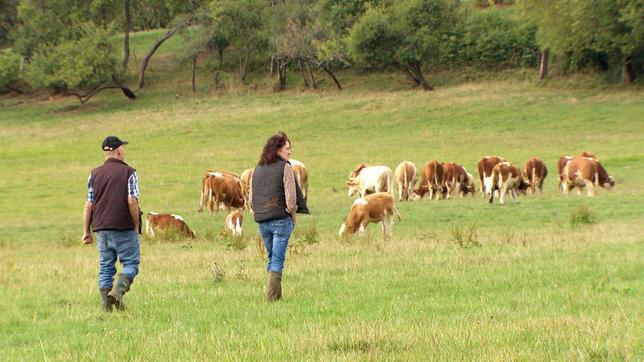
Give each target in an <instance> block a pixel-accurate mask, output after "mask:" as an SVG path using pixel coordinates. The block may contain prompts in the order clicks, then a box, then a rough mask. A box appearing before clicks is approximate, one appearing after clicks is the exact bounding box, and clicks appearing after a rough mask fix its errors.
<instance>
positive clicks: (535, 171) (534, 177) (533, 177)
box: [530, 167, 537, 194]
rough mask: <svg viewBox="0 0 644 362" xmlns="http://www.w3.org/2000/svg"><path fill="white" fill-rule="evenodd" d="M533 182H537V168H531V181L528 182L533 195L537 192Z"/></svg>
mask: <svg viewBox="0 0 644 362" xmlns="http://www.w3.org/2000/svg"><path fill="white" fill-rule="evenodd" d="M535 182H537V168H536V167H533V168H532V180H531V181H530V188H531V189H532V193H533V194H534V193H535V191H537V185H535Z"/></svg>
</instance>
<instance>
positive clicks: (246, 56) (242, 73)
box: [239, 50, 250, 82]
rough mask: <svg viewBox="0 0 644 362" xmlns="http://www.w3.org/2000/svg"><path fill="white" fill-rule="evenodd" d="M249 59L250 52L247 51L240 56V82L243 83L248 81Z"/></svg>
mask: <svg viewBox="0 0 644 362" xmlns="http://www.w3.org/2000/svg"><path fill="white" fill-rule="evenodd" d="M249 58H250V50H245V53H244V54H243V55H241V54H240V55H239V80H240V81H242V82H243V81H244V80H245V79H246V66H247V65H248V59H249Z"/></svg>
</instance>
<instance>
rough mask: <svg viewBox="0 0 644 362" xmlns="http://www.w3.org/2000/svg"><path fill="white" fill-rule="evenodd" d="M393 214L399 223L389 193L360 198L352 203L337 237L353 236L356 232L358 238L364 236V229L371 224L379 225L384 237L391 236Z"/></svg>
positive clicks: (396, 211) (392, 199)
mask: <svg viewBox="0 0 644 362" xmlns="http://www.w3.org/2000/svg"><path fill="white" fill-rule="evenodd" d="M394 213H395V214H396V215H397V216H398V220H399V221H400V220H401V218H400V214H399V213H398V210H396V207H395V206H394V198H393V196H392V195H391V194H390V193H386V192H378V193H375V194H370V195H367V196H365V197H361V198H359V199H356V200H355V201H354V202H353V205H352V206H351V210H349V216H347V221H346V223H344V224H342V226H341V227H340V231H339V232H338V235H340V236H343V235H345V234H355V233H356V231H357V232H358V234H359V235H360V236H364V230H365V227H366V226H367V224H369V223H370V222H373V223H380V226H381V227H382V232H383V234H384V236H385V237H387V236H391V234H392V227H393V224H394Z"/></svg>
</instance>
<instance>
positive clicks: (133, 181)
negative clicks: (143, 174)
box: [127, 171, 139, 200]
mask: <svg viewBox="0 0 644 362" xmlns="http://www.w3.org/2000/svg"><path fill="white" fill-rule="evenodd" d="M127 196H128V197H134V198H136V199H137V200H138V199H139V178H138V176H137V175H136V171H134V172H132V174H131V175H130V178H128V179H127Z"/></svg>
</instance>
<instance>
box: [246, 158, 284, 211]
mask: <svg viewBox="0 0 644 362" xmlns="http://www.w3.org/2000/svg"><path fill="white" fill-rule="evenodd" d="M284 165H286V161H284V160H283V159H281V158H280V159H278V160H277V162H274V163H271V164H270V165H262V166H257V167H255V171H253V181H252V184H253V190H252V192H253V213H254V215H253V216H254V218H255V222H258V223H259V222H264V221H270V220H276V219H282V218H285V217H287V216H288V215H289V214H288V213H287V212H286V197H285V196H284Z"/></svg>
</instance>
